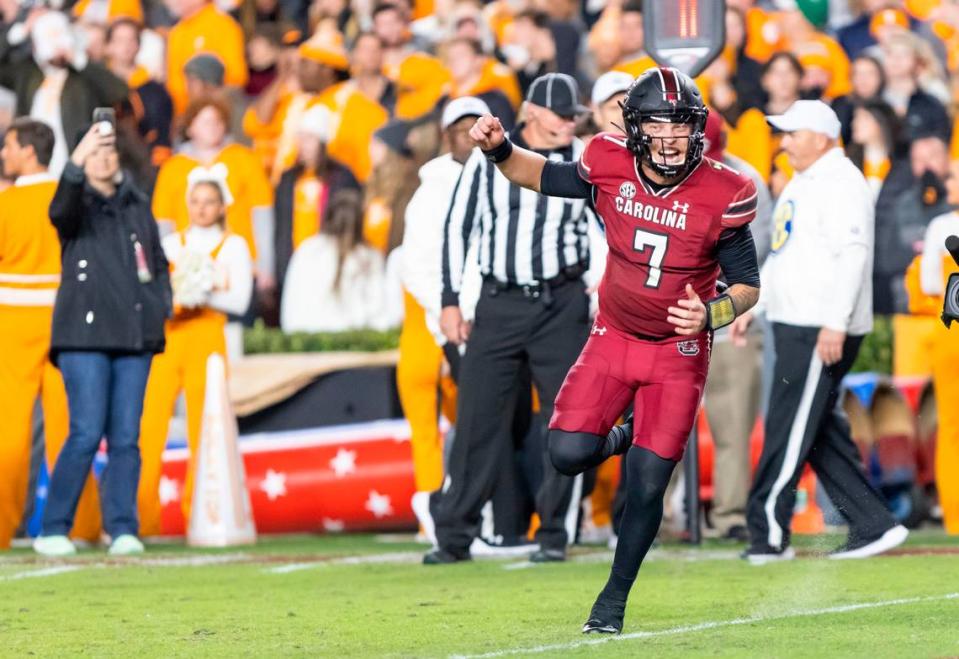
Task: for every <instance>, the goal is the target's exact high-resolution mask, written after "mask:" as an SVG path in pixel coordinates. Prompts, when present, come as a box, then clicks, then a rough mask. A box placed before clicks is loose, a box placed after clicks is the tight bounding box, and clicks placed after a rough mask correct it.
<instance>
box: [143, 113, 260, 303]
mask: <svg viewBox="0 0 959 659" xmlns="http://www.w3.org/2000/svg"><path fill="white" fill-rule="evenodd" d="M183 125H184V131H183V132H184V137H185V138H187V139H186V141H185V142H184V143H183V144H182V145H181V146H180V147H179V148H178V150H177V153H176V155H174V156H173V157H171V158H170V159H169V160H167V161H166V162H165V163H164V164H163V167H161V168H160V173H159V175H158V176H157V182H156V187H155V188H154V191H153V214H154V216H155V217H156V221H157V223H158V224H159V225H160V226H161V230H162V232H163V233H169V232H170V231H171V230H172V229H176V230H177V231H182V230H184V229H186V227H187V226H188V225H189V222H190V218H189V214H188V212H187V198H186V191H187V176H188V175H189V173H190V172H191V171H193V169H194V168H196V167H197V166H199V165H202V166H204V167H210V166H212V165H215V164H217V163H223V164H224V165H225V166H226V168H227V171H228V174H227V185H228V187H229V188H230V193H231V194H232V195H233V200H234V201H233V204H232V205H231V206H230V208H229V209H228V210H227V214H226V227H227V228H228V229H229V230H230V231H232V232H233V233H236V234H238V235H239V236H241V237H242V238H244V239H245V240H246V242H247V246H248V247H249V250H250V254H251V255H253V257H254V259H255V263H256V285H257V289H258V290H259V291H261V292H268V291H270V290H271V289H272V288H273V286H274V281H275V279H274V277H275V274H274V254H273V233H274V227H273V188H272V187H271V186H270V182H269V180H268V179H267V177H266V172H265V171H264V169H263V165H262V163H261V162H260V159H259V158H258V157H257V156H256V154H255V153H254V152H253V150H252V149H250V148H248V147H245V146H243V145H241V144H236V143H235V142H233V141H232V138H231V136H230V133H229V125H230V105H229V103H228V102H227V101H226V100H225V99H223V98H216V97H211V98H206V99H200V100H198V101H194V102H193V103H191V104H190V105H189V107H188V108H187V111H186V112H185V113H184V115H183Z"/></svg>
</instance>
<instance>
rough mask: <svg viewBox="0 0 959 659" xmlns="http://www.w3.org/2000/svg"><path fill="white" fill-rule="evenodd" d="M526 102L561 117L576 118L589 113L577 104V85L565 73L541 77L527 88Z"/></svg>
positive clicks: (584, 107) (574, 80)
mask: <svg viewBox="0 0 959 659" xmlns="http://www.w3.org/2000/svg"><path fill="white" fill-rule="evenodd" d="M526 101H527V102H529V103H532V104H533V105H539V106H540V107H544V108H547V109H548V110H552V111H553V112H555V113H556V114H558V115H559V116H561V117H578V116H579V115H582V114H586V113H587V112H589V108H588V107H586V106H585V105H581V104H580V102H579V85H578V84H576V79H575V78H574V77H573V76H571V75H567V74H565V73H547V74H545V75H541V76H540V77H538V78H537V79H536V80H534V81H533V84H532V85H530V86H529V91H528V92H527V93H526Z"/></svg>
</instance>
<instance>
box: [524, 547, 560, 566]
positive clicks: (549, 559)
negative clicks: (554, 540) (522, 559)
mask: <svg viewBox="0 0 959 659" xmlns="http://www.w3.org/2000/svg"><path fill="white" fill-rule="evenodd" d="M529 560H530V563H562V562H563V561H565V560H566V550H565V549H538V550H536V551H534V552H533V553H532V554H530V555H529Z"/></svg>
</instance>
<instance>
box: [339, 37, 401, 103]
mask: <svg viewBox="0 0 959 659" xmlns="http://www.w3.org/2000/svg"><path fill="white" fill-rule="evenodd" d="M383 54H384V50H383V43H382V42H381V41H380V38H379V37H378V36H376V35H375V34H373V33H372V32H362V33H360V34H359V35H358V36H357V37H356V41H354V42H353V50H352V51H351V52H350V74H351V76H352V77H351V79H352V81H353V83H354V84H355V85H356V88H357V89H358V90H359V91H360V92H362V93H363V94H364V95H365V96H366V97H367V98H368V99H370V100H371V101H375V102H376V103H379V104H380V105H382V106H383V108H384V109H385V110H386V111H387V112H388V113H389V114H390V115H392V114H393V113H394V112H395V111H396V85H395V84H393V82H392V81H391V80H390V79H389V78H387V77H386V76H385V75H383Z"/></svg>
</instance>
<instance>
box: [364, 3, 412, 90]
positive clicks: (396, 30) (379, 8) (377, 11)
mask: <svg viewBox="0 0 959 659" xmlns="http://www.w3.org/2000/svg"><path fill="white" fill-rule="evenodd" d="M372 20H373V34H375V35H376V36H378V37H379V38H380V43H382V44H383V62H384V66H383V69H384V71H385V72H386V76H387V77H388V78H390V79H391V80H396V78H397V76H398V75H399V68H400V64H402V63H403V60H405V59H406V58H407V57H408V56H409V55H410V54H412V53H414V52H416V49H415V48H414V47H413V44H412V31H411V30H410V23H409V19H408V17H407V16H406V14H405V13H404V12H403V10H402V9H401V8H400V7H399V6H397V5H395V4H393V3H390V2H380V3H378V4H377V5H376V6H375V7H373V12H372Z"/></svg>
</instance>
